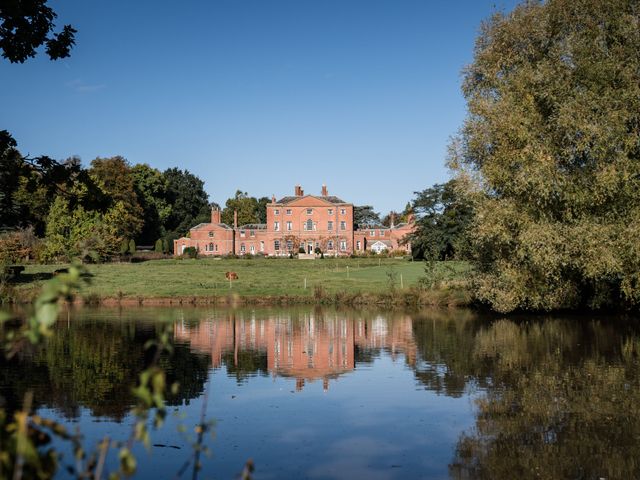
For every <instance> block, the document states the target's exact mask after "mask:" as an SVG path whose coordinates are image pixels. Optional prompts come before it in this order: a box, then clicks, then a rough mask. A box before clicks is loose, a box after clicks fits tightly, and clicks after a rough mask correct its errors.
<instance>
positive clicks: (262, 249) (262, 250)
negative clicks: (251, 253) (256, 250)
mask: <svg viewBox="0 0 640 480" xmlns="http://www.w3.org/2000/svg"><path fill="white" fill-rule="evenodd" d="M260 251H261V252H264V241H262V240H260Z"/></svg>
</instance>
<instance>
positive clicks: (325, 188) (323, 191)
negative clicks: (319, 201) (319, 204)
mask: <svg viewBox="0 0 640 480" xmlns="http://www.w3.org/2000/svg"><path fill="white" fill-rule="evenodd" d="M327 195H329V192H328V191H327V186H326V185H325V184H324V183H323V184H322V196H323V197H326V196H327Z"/></svg>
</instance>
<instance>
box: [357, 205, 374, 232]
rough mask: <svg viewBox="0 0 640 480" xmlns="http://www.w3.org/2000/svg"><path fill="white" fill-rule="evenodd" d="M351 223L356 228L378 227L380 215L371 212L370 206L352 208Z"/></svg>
mask: <svg viewBox="0 0 640 480" xmlns="http://www.w3.org/2000/svg"><path fill="white" fill-rule="evenodd" d="M353 223H354V224H355V226H356V228H358V227H359V228H364V227H367V226H373V225H380V223H381V221H380V214H379V213H377V212H374V211H373V207H372V206H371V205H361V206H355V207H353Z"/></svg>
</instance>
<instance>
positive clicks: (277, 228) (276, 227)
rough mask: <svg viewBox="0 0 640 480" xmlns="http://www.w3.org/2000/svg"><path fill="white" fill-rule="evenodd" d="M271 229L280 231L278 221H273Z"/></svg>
mask: <svg viewBox="0 0 640 480" xmlns="http://www.w3.org/2000/svg"><path fill="white" fill-rule="evenodd" d="M273 231H274V232H279V231H280V222H273Z"/></svg>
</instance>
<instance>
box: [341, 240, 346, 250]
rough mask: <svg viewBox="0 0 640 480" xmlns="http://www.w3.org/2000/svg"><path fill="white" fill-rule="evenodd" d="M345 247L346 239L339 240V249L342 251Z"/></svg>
mask: <svg viewBox="0 0 640 480" xmlns="http://www.w3.org/2000/svg"><path fill="white" fill-rule="evenodd" d="M346 249H347V241H346V240H340V250H342V251H343V252H344V251H345V250H346Z"/></svg>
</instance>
